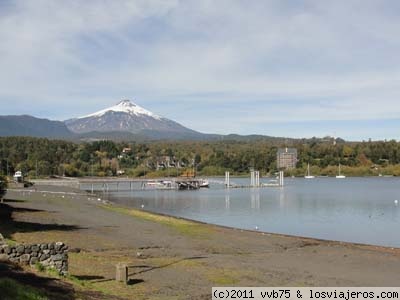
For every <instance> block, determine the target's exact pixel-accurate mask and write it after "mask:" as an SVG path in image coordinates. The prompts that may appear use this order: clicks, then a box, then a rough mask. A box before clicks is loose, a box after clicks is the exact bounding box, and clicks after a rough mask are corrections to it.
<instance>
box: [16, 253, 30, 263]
mask: <svg viewBox="0 0 400 300" xmlns="http://www.w3.org/2000/svg"><path fill="white" fill-rule="evenodd" d="M30 260H31V256H30V255H29V254H23V255H21V256H20V257H19V262H20V263H21V264H23V265H27V264H29V261H30Z"/></svg>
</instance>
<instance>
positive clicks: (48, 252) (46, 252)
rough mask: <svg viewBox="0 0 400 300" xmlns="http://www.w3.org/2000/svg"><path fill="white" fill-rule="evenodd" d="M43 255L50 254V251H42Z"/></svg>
mask: <svg viewBox="0 0 400 300" xmlns="http://www.w3.org/2000/svg"><path fill="white" fill-rule="evenodd" d="M42 252H43V254H50V250H43V251H42Z"/></svg>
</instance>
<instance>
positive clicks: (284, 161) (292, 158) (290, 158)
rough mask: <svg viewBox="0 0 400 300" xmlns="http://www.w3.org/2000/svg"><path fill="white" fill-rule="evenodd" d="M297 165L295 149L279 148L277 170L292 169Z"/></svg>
mask: <svg viewBox="0 0 400 300" xmlns="http://www.w3.org/2000/svg"><path fill="white" fill-rule="evenodd" d="M296 164H297V149H295V148H280V149H278V154H277V167H278V169H279V170H282V169H285V170H288V169H294V168H296Z"/></svg>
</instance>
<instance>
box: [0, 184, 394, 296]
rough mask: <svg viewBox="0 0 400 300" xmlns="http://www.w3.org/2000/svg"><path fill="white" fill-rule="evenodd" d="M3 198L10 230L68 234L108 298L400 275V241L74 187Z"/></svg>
mask: <svg viewBox="0 0 400 300" xmlns="http://www.w3.org/2000/svg"><path fill="white" fill-rule="evenodd" d="M1 206H2V211H3V212H4V211H7V212H8V213H7V214H3V215H2V220H1V222H0V232H1V233H2V234H3V235H4V236H5V237H6V238H8V239H12V240H14V241H16V242H18V243H33V242H35V243H38V242H53V241H63V242H65V243H66V244H68V245H69V247H70V249H72V251H71V253H70V258H69V260H70V270H69V271H70V274H71V275H73V276H74V277H75V278H78V279H79V280H80V284H81V283H82V282H84V283H85V284H84V288H85V289H90V290H93V291H98V292H100V293H102V294H104V295H108V296H107V297H108V298H107V297H106V298H105V299H113V298H112V297H114V299H209V298H210V295H211V288H212V287H213V286H398V285H399V282H400V275H399V270H400V249H393V248H385V247H376V246H367V245H356V244H351V243H340V242H330V241H321V240H315V239H308V238H300V237H290V236H282V235H276V234H268V233H261V232H250V231H243V230H236V229H230V228H224V227H219V226H214V225H207V224H200V223H196V222H191V221H187V220H182V219H176V218H171V217H168V216H159V215H155V214H151V213H147V212H144V211H138V210H132V209H128V208H122V207H117V206H115V205H113V204H109V203H106V202H104V201H102V200H101V199H100V200H99V199H98V197H96V196H92V195H88V194H85V193H82V192H81V191H78V190H74V189H72V188H68V187H54V186H36V188H35V190H30V191H28V190H10V191H9V192H8V193H7V195H6V197H5V202H4V204H1ZM349 230H351V228H349ZM121 262H124V263H128V264H129V265H131V266H132V268H130V282H129V284H128V285H124V284H122V283H117V282H115V281H114V277H115V266H116V264H117V263H121ZM75 288H76V289H77V290H79V289H81V288H82V287H80V288H79V286H77V287H75ZM82 299H84V297H83V298H82ZM88 299H89V298H88ZM91 299H100V298H91Z"/></svg>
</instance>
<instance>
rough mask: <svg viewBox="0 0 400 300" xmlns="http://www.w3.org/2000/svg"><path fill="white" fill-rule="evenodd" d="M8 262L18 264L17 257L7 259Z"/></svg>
mask: <svg viewBox="0 0 400 300" xmlns="http://www.w3.org/2000/svg"><path fill="white" fill-rule="evenodd" d="M8 260H9V261H10V262H12V263H17V262H19V258H18V257H11V258H9V259H8Z"/></svg>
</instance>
